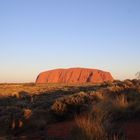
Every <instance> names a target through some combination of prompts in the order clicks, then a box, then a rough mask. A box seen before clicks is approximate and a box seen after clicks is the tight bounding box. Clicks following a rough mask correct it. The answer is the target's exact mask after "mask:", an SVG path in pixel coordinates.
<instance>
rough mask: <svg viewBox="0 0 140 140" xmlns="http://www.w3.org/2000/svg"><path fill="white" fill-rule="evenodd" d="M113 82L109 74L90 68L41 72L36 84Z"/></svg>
mask: <svg viewBox="0 0 140 140" xmlns="http://www.w3.org/2000/svg"><path fill="white" fill-rule="evenodd" d="M106 81H113V77H112V75H111V73H110V72H106V71H103V70H98V69H90V68H68V69H54V70H49V71H45V72H41V73H40V74H39V75H38V77H37V79H36V83H39V84H41V83H67V84H76V83H102V82H106Z"/></svg>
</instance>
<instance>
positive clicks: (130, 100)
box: [0, 80, 140, 140]
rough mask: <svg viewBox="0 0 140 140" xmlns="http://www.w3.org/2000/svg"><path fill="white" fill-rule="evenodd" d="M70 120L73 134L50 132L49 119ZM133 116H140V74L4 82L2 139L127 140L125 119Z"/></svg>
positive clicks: (0, 88) (1, 90)
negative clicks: (81, 81) (80, 81)
mask: <svg viewBox="0 0 140 140" xmlns="http://www.w3.org/2000/svg"><path fill="white" fill-rule="evenodd" d="M68 120H71V121H73V122H75V125H74V127H73V128H72V130H71V132H70V135H69V137H68V138H64V137H60V138H57V137H50V136H49V135H48V133H47V126H48V125H51V124H55V123H58V122H59V123H61V122H66V121H68ZM132 120H135V121H136V120H137V121H140V80H125V81H123V82H122V81H114V82H108V83H107V82H106V83H103V84H98V85H92V84H86V85H51V84H50V85H36V84H33V83H30V84H16V85H15V84H0V136H1V137H0V140H1V139H2V140H10V139H12V140H18V139H19V140H23V139H24V140H32V139H33V140H43V139H44V140H50V139H51V140H53V139H54V140H56V139H62V140H63V139H69V140H126V139H127V137H126V134H125V132H124V129H123V126H124V125H123V124H125V123H126V122H129V121H132Z"/></svg>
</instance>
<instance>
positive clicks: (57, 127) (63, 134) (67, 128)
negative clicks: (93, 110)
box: [47, 121, 75, 140]
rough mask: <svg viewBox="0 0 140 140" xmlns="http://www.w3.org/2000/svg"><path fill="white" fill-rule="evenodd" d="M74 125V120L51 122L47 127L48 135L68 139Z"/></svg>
mask: <svg viewBox="0 0 140 140" xmlns="http://www.w3.org/2000/svg"><path fill="white" fill-rule="evenodd" d="M74 126H75V122H74V121H65V122H60V123H56V124H51V125H49V126H48V127H47V135H48V136H49V137H56V138H63V139H66V140H67V139H68V138H69V136H70V132H71V130H72V128H73V127H74Z"/></svg>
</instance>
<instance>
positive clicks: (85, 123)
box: [72, 115, 107, 140]
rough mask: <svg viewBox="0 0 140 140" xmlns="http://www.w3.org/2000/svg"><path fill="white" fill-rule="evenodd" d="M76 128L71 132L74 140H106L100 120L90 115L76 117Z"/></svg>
mask: <svg viewBox="0 0 140 140" xmlns="http://www.w3.org/2000/svg"><path fill="white" fill-rule="evenodd" d="M75 120H76V125H77V127H76V128H74V130H73V132H72V133H73V139H74V140H107V133H106V131H105V129H104V127H103V124H102V123H101V122H100V120H96V119H95V120H94V119H93V118H92V116H91V115H86V116H83V117H76V119H75Z"/></svg>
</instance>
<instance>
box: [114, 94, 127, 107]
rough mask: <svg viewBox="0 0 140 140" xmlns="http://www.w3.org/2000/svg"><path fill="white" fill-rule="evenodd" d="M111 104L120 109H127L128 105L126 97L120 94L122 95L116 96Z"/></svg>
mask: <svg viewBox="0 0 140 140" xmlns="http://www.w3.org/2000/svg"><path fill="white" fill-rule="evenodd" d="M113 103H114V104H115V105H116V106H118V107H122V108H127V107H128V105H129V103H128V100H127V97H126V95H124V94H122V95H118V96H117V97H116V99H115V101H113Z"/></svg>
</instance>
